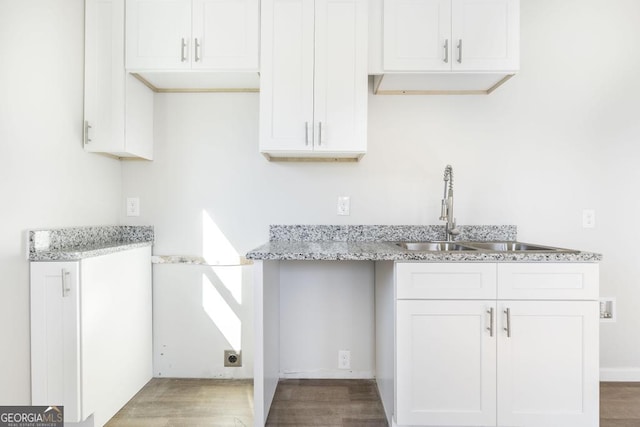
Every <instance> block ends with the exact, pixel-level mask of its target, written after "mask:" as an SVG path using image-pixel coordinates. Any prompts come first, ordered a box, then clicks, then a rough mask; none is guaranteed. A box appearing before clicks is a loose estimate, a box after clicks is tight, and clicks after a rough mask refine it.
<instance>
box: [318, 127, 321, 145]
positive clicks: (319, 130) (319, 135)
mask: <svg viewBox="0 0 640 427" xmlns="http://www.w3.org/2000/svg"><path fill="white" fill-rule="evenodd" d="M320 145H322V122H318V146H320Z"/></svg>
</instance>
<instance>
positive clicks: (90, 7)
mask: <svg viewBox="0 0 640 427" xmlns="http://www.w3.org/2000/svg"><path fill="white" fill-rule="evenodd" d="M124 23H125V0H86V1H85V74H84V137H83V145H84V149H85V151H88V152H92V153H104V154H110V155H113V156H116V157H120V158H139V159H146V160H152V159H153V92H151V91H150V90H149V89H148V88H147V87H146V86H145V85H144V84H142V83H141V82H140V81H138V80H137V79H136V78H135V77H133V76H132V75H130V74H128V73H126V71H125V68H124V25H125V24H124Z"/></svg>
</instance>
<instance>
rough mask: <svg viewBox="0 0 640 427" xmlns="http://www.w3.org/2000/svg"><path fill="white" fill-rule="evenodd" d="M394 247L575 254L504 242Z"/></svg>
mask: <svg viewBox="0 0 640 427" xmlns="http://www.w3.org/2000/svg"><path fill="white" fill-rule="evenodd" d="M396 246H399V247H401V248H402V249H405V250H408V251H420V252H455V251H489V252H577V251H573V250H570V249H562V248H554V247H551V246H541V245H531V244H529V243H522V242H514V241H506V242H397V243H396Z"/></svg>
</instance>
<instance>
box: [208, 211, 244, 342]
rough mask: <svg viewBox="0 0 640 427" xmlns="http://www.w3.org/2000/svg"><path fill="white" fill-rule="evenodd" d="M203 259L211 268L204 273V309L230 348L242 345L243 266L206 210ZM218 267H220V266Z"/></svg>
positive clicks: (238, 256) (234, 250) (235, 251)
mask: <svg viewBox="0 0 640 427" xmlns="http://www.w3.org/2000/svg"><path fill="white" fill-rule="evenodd" d="M202 256H203V258H204V259H205V261H206V263H207V264H209V265H210V267H209V269H208V270H207V271H206V272H205V273H203V274H202V307H203V308H204V311H205V312H206V313H207V315H208V316H209V318H210V319H211V320H212V321H213V323H214V324H215V325H216V327H217V328H218V329H219V330H220V332H221V333H222V334H223V335H224V337H225V339H226V340H227V342H228V343H229V345H230V348H232V349H234V350H236V351H240V350H241V346H242V344H241V343H242V321H241V319H240V314H241V306H242V267H241V266H240V264H239V260H240V255H239V254H238V251H237V250H236V249H235V248H234V247H233V245H231V242H229V239H227V237H226V236H225V235H224V233H222V231H221V230H220V228H219V227H218V226H217V225H216V223H215V222H214V221H213V219H212V218H211V215H210V214H209V213H208V212H207V211H206V210H203V211H202ZM218 266H219V267H218Z"/></svg>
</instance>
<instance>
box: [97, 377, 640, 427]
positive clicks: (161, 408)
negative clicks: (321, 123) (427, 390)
mask: <svg viewBox="0 0 640 427" xmlns="http://www.w3.org/2000/svg"><path fill="white" fill-rule="evenodd" d="M165 426H166V427H173V426H176V427H178V426H184V427H187V426H189V427H200V426H201V427H205V426H207V427H212V426H214V427H227V426H229V427H249V426H253V386H252V381H251V380H208V379H168V378H154V379H152V380H151V381H150V382H149V383H148V384H147V385H146V386H145V387H144V388H143V389H142V390H141V391H140V392H139V393H138V394H137V395H136V396H134V398H133V399H131V401H129V403H127V405H126V406H125V407H124V408H122V409H121V410H120V412H118V413H117V414H116V415H115V416H114V417H113V418H112V419H111V420H110V421H109V423H108V424H107V427H165ZM267 426H269V427H275V426H287V427H293V426H296V427H307V426H316V427H318V426H325V427H340V426H344V427H383V426H384V427H386V426H387V423H386V420H385V418H384V413H383V410H382V404H381V403H380V398H379V396H378V390H377V387H376V386H375V382H374V381H371V380H282V381H280V384H279V385H278V389H277V391H276V395H275V397H274V401H273V404H272V406H271V412H270V413H269V419H268V420H267ZM600 427H640V383H601V385H600Z"/></svg>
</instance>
